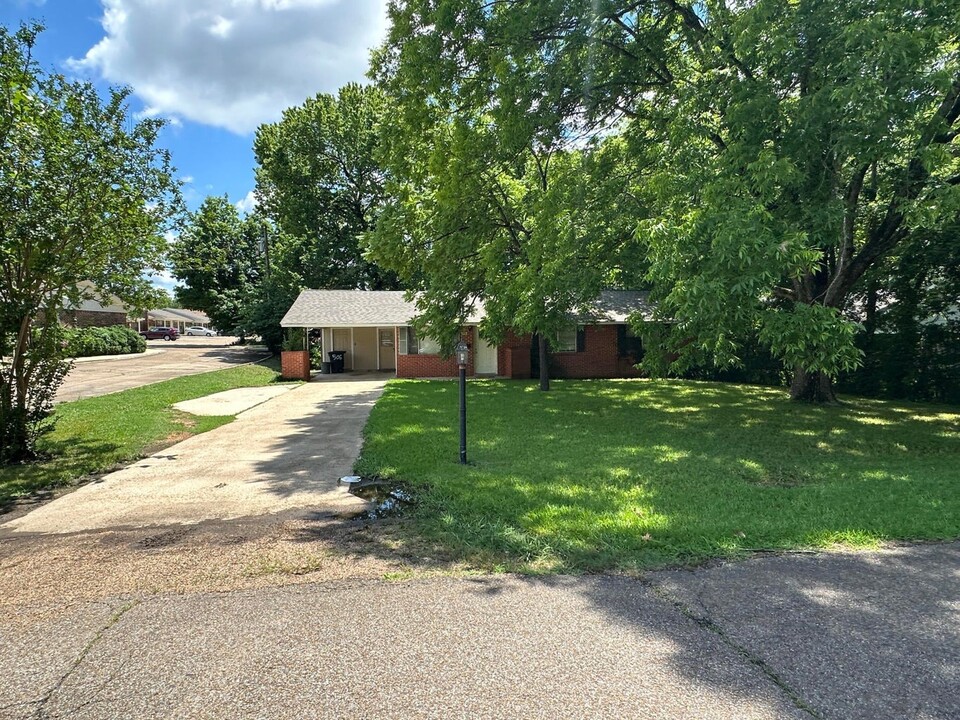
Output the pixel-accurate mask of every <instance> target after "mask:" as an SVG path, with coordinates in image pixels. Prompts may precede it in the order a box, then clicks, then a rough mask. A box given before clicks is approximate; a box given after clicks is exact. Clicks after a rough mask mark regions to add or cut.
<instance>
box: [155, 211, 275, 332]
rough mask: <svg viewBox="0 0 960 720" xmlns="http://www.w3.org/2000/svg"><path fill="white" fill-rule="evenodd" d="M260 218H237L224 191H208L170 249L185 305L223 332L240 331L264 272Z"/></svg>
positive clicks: (178, 291) (264, 226)
mask: <svg viewBox="0 0 960 720" xmlns="http://www.w3.org/2000/svg"><path fill="white" fill-rule="evenodd" d="M266 232H268V226H267V224H266V223H265V222H264V221H263V219H262V218H259V217H257V216H255V215H254V216H251V217H247V218H243V219H241V217H240V214H239V212H238V210H237V208H236V207H234V205H233V204H232V203H231V202H230V200H229V199H228V198H227V196H225V195H224V196H223V197H208V198H206V199H205V200H204V201H203V204H201V206H200V208H199V209H198V210H197V211H196V212H194V213H191V214H190V215H189V216H188V218H187V221H186V225H185V228H184V230H183V232H181V234H180V236H179V237H178V238H177V240H176V242H174V244H173V247H172V248H171V249H170V253H169V259H170V265H171V269H172V271H173V275H174V277H176V278H177V279H178V280H180V281H181V282H183V283H184V285H182V286H178V287H177V289H176V295H177V302H178V303H179V304H180V305H181V306H183V307H189V308H191V309H194V310H202V311H203V312H205V313H206V314H207V315H208V316H209V317H210V321H211V322H212V323H213V325H214V326H215V327H216V328H217V329H218V330H219V331H220V332H222V333H224V334H238V335H240V336H241V337H242V336H243V334H244V331H245V328H244V314H245V312H246V305H247V302H248V301H249V298H250V296H251V294H252V293H253V292H254V288H255V287H256V286H257V285H258V283H259V282H260V279H261V277H262V273H263V268H262V265H263V257H262V252H261V243H262V242H263V238H264V235H265V233H266Z"/></svg>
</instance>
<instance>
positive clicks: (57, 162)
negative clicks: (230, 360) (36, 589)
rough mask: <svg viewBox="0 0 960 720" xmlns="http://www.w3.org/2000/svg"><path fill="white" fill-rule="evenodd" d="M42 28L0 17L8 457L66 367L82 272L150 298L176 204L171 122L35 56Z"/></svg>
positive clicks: (3, 417) (137, 300)
mask: <svg viewBox="0 0 960 720" xmlns="http://www.w3.org/2000/svg"><path fill="white" fill-rule="evenodd" d="M40 31H41V28H40V27H39V26H29V27H26V26H25V27H22V28H21V29H20V30H19V31H18V32H16V33H11V32H9V31H8V30H7V29H5V28H2V27H0V268H2V270H0V358H2V360H0V462H4V463H8V462H18V461H23V460H27V459H29V458H31V457H33V456H34V455H35V453H36V439H37V437H38V434H39V433H40V432H41V431H42V429H43V428H44V426H45V418H47V416H48V415H49V412H50V407H51V401H52V397H53V394H54V393H55V392H56V388H57V386H58V385H59V383H60V380H61V379H62V377H63V374H64V373H65V371H66V368H67V364H66V362H65V360H64V359H63V356H62V348H61V345H60V342H59V333H58V329H59V324H58V312H59V310H60V308H61V307H62V306H63V303H64V302H65V301H68V300H69V301H73V302H76V301H78V300H79V299H80V297H79V294H80V292H81V291H80V290H79V289H78V288H80V287H81V285H80V283H81V281H92V283H93V284H94V285H95V286H96V288H98V290H99V291H100V292H101V293H103V294H105V295H107V294H112V295H116V296H117V297H119V298H121V299H122V300H124V301H125V302H128V303H129V304H131V305H133V306H143V305H144V304H146V302H147V301H148V299H149V297H150V284H149V282H148V281H147V280H145V279H144V273H145V271H149V270H150V269H151V268H153V269H155V270H157V269H159V268H161V267H162V260H161V259H162V252H163V250H164V248H165V241H164V238H163V233H164V231H165V230H166V229H167V223H168V220H169V219H170V218H171V217H172V216H173V215H174V214H175V213H176V212H177V211H178V209H179V192H178V185H177V183H176V181H175V180H174V179H173V176H172V168H171V167H170V160H169V157H168V155H167V153H166V152H165V151H162V150H160V149H158V148H156V147H155V143H156V139H157V133H158V132H159V130H160V127H161V125H162V123H161V122H159V121H156V120H150V119H147V120H141V121H139V122H135V121H133V119H132V118H131V117H130V114H129V112H128V109H127V105H126V98H127V95H128V93H127V91H126V90H111V91H110V93H109V96H108V97H107V98H106V99H105V100H101V98H100V96H99V95H98V94H97V92H96V90H95V89H94V88H93V87H92V86H91V85H89V84H85V83H76V82H69V81H67V80H66V79H64V78H63V77H62V76H60V75H56V74H48V73H46V72H45V71H43V70H42V69H41V68H39V67H38V66H37V64H36V63H35V62H34V61H33V59H32V57H31V50H32V48H33V46H34V43H35V41H36V39H37V36H38V34H39V32H40Z"/></svg>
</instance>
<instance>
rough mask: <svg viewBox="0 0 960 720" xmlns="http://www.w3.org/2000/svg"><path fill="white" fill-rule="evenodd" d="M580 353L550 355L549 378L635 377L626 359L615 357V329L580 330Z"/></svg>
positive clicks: (600, 327)
mask: <svg viewBox="0 0 960 720" xmlns="http://www.w3.org/2000/svg"><path fill="white" fill-rule="evenodd" d="M584 333H585V337H584V350H583V352H552V353H550V376H551V377H556V378H615V377H636V376H638V375H639V374H640V373H639V372H637V371H636V370H634V369H633V367H631V362H630V359H629V358H622V359H621V358H620V357H618V355H617V353H618V348H617V326H616V325H587V326H585V327H584Z"/></svg>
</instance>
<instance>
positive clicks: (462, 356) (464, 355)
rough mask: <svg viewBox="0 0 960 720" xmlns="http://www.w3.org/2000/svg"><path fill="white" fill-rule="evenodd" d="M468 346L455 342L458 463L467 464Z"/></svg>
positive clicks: (462, 342)
mask: <svg viewBox="0 0 960 720" xmlns="http://www.w3.org/2000/svg"><path fill="white" fill-rule="evenodd" d="M469 361H470V347H469V346H468V345H467V344H466V343H465V342H464V341H463V340H461V341H460V342H458V343H457V365H458V366H459V367H460V464H461V465H466V464H467V363H468V362H469Z"/></svg>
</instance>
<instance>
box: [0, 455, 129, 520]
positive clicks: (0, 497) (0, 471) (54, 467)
mask: <svg viewBox="0 0 960 720" xmlns="http://www.w3.org/2000/svg"><path fill="white" fill-rule="evenodd" d="M119 449H120V446H119V445H117V444H115V443H110V442H92V441H81V440H77V439H76V438H69V439H66V440H59V441H49V440H48V441H45V442H44V443H43V450H44V454H45V457H43V458H41V459H39V460H37V461H36V462H32V463H23V464H21V465H8V466H6V467H0V515H2V514H4V513H7V512H10V511H11V510H13V509H14V508H15V507H17V506H18V505H21V504H23V503H32V502H40V501H43V500H46V499H49V498H50V497H52V491H53V490H56V489H58V488H63V487H67V486H71V485H82V484H84V483H86V482H88V481H90V480H92V479H94V478H95V477H97V476H99V475H102V474H105V473H107V472H110V471H111V470H112V469H113V468H112V467H108V468H104V467H103V466H104V462H101V461H97V460H95V458H109V457H110V456H111V454H114V453H116V451H117V450H119ZM106 464H108V465H109V464H110V463H109V462H107V463H106Z"/></svg>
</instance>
